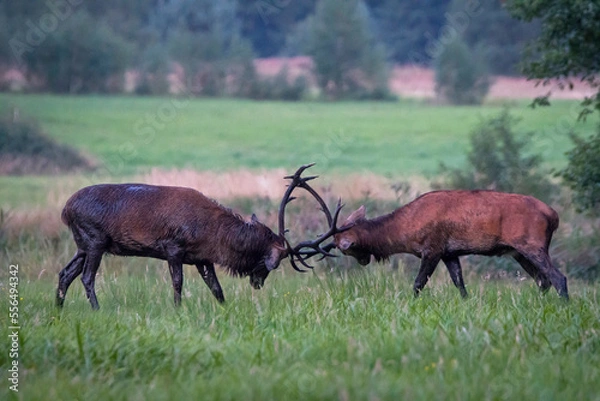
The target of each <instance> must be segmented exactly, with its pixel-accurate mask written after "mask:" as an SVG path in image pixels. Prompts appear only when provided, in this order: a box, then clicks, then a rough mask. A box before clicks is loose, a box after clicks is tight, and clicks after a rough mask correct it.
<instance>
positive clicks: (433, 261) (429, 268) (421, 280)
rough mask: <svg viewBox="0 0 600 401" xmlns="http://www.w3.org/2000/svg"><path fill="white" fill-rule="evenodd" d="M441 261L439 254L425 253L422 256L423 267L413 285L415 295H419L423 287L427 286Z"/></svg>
mask: <svg viewBox="0 0 600 401" xmlns="http://www.w3.org/2000/svg"><path fill="white" fill-rule="evenodd" d="M439 262H440V256H439V255H423V256H422V257H421V267H420V268H419V273H418V274H417V278H416V279H415V285H414V286H413V290H414V292H415V297H418V296H419V293H420V292H421V290H422V289H423V287H425V284H427V281H429V277H431V275H432V274H433V272H434V271H435V268H436V267H437V265H438V263H439Z"/></svg>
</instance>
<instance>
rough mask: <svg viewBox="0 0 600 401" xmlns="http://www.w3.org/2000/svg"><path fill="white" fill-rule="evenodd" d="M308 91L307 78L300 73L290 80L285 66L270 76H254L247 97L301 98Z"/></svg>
mask: <svg viewBox="0 0 600 401" xmlns="http://www.w3.org/2000/svg"><path fill="white" fill-rule="evenodd" d="M307 91H308V80H307V79H306V77H305V76H303V75H301V76H298V77H296V78H295V79H294V80H293V81H292V82H290V78H289V73H288V69H287V67H284V68H282V69H281V71H279V73H277V75H275V76H274V77H272V78H260V77H258V76H255V77H254V79H253V80H252V85H251V88H250V91H249V93H248V97H250V98H251V99H256V100H288V101H298V100H302V98H303V97H304V95H305V94H306V92H307Z"/></svg>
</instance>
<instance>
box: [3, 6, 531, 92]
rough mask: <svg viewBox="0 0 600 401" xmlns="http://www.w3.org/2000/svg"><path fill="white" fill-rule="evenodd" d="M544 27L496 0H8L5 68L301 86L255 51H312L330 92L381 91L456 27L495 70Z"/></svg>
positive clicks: (144, 83) (194, 87) (112, 86)
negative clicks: (259, 62) (261, 70)
mask: <svg viewBox="0 0 600 401" xmlns="http://www.w3.org/2000/svg"><path fill="white" fill-rule="evenodd" d="M537 30H538V29H537V27H536V25H535V24H530V23H529V24H527V23H524V22H519V21H516V20H513V19H511V17H510V16H509V14H508V12H507V11H506V10H505V9H504V8H503V5H502V2H500V1H497V0H480V1H472V0H451V1H445V0H432V1H429V2H414V1H409V0H320V1H317V0H293V1H292V0H219V1H214V0H133V1H127V2H123V1H117V0H105V1H101V2H87V1H86V2H84V1H83V0H19V1H2V2H0V68H5V69H6V68H12V67H15V66H16V67H19V68H21V69H22V70H23V71H26V73H27V75H28V77H29V78H30V81H31V82H32V87H33V90H35V89H38V90H49V91H53V92H60V93H87V92H111V91H122V90H123V85H124V82H123V72H124V71H125V70H127V69H133V70H136V71H137V72H138V73H139V77H138V79H137V80H136V82H137V83H136V87H135V88H134V90H136V91H137V92H138V93H164V92H166V91H168V90H169V83H168V82H167V78H166V77H167V73H168V72H169V71H172V69H173V62H176V63H177V64H178V65H180V66H182V67H183V69H184V71H185V87H186V90H187V91H188V92H190V93H192V94H199V95H207V96H220V95H234V96H236V95H239V96H248V97H258V98H261V97H264V98H268V97H270V96H275V95H280V94H281V93H284V94H285V95H286V96H289V97H290V98H294V97H298V96H301V93H302V90H303V88H304V86H305V85H306V82H304V81H301V80H297V81H295V82H290V80H289V79H287V77H280V79H279V80H277V82H274V81H264V80H263V81H261V80H260V79H259V78H258V77H256V72H255V71H254V66H253V63H252V60H253V59H254V58H256V57H272V56H292V55H310V56H312V57H313V59H314V60H315V75H316V77H317V80H318V81H319V82H318V85H319V86H320V87H321V89H322V90H323V91H324V92H325V93H326V94H327V95H329V96H331V97H340V96H344V95H347V94H348V93H354V92H355V91H356V89H357V88H359V89H360V90H359V91H358V93H359V94H360V96H373V97H385V88H382V82H385V74H386V69H385V66H386V65H387V64H389V63H413V64H420V65H426V66H429V65H433V64H434V60H435V58H436V56H437V55H438V54H439V53H440V52H441V51H442V50H443V49H442V48H443V47H444V46H445V45H446V44H447V43H449V42H454V41H455V39H456V38H458V39H460V40H461V41H462V42H464V45H465V46H466V48H467V49H468V51H469V52H471V53H472V54H473V57H474V58H477V59H478V60H482V62H484V63H485V64H486V69H487V70H489V72H490V73H495V74H515V73H517V63H518V60H519V58H520V52H521V50H522V48H523V45H524V43H525V42H526V41H527V40H529V39H531V38H532V37H534V36H535V35H536V33H537ZM319 59H320V60H319ZM337 66H339V68H338V67H337ZM357 71H359V72H360V73H359V74H357V73H356V72H357ZM281 85H283V86H284V87H283V88H281V87H279V86H281ZM383 86H385V85H383Z"/></svg>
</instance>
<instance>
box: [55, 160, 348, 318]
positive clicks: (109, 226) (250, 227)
mask: <svg viewBox="0 0 600 401" xmlns="http://www.w3.org/2000/svg"><path fill="white" fill-rule="evenodd" d="M308 167H310V166H302V167H301V168H299V169H298V171H297V172H296V174H294V175H292V176H290V177H289V178H292V179H293V185H290V187H289V188H288V190H287V191H286V193H285V196H284V199H283V200H282V202H281V203H282V206H281V207H280V213H281V215H280V217H279V221H280V232H279V234H275V233H274V232H273V231H271V230H270V229H269V228H268V227H267V226H265V225H263V224H262V223H260V222H259V221H258V220H257V219H256V216H254V215H253V216H252V219H251V221H250V222H246V221H244V220H243V219H242V218H241V217H240V216H238V215H236V214H235V213H233V212H232V211H231V210H229V209H227V208H225V207H223V206H221V205H220V204H218V203H217V202H216V201H214V200H212V199H209V198H207V197H206V196H204V195H203V194H201V193H200V192H198V191H196V190H194V189H190V188H181V187H165V186H153V185H144V184H101V185H93V186H90V187H86V188H83V189H81V190H79V191H78V192H76V193H75V194H74V195H73V196H71V198H70V199H69V200H68V201H67V203H66V205H65V207H64V209H63V211H62V220H63V222H64V223H65V224H66V225H67V226H68V227H69V229H70V230H71V232H72V234H73V238H74V240H75V243H76V244H77V252H76V253H75V256H74V257H73V259H72V260H71V261H70V262H69V263H68V264H67V265H66V266H65V267H64V268H63V269H62V270H61V271H60V273H59V282H58V288H57V291H56V303H57V305H58V306H59V307H60V306H62V305H63V304H64V301H65V296H66V293H67V290H68V289H69V286H70V285H71V283H72V282H73V280H75V278H77V277H78V276H79V275H82V277H81V281H82V282H83V286H84V287H85V292H86V295H87V298H88V299H89V301H90V303H91V305H92V308H94V309H98V307H99V306H98V300H97V298H96V293H95V289H94V287H95V278H96V273H97V271H98V268H99V266H100V261H101V259H102V256H103V255H104V254H105V253H110V254H113V255H119V256H145V257H151V258H156V259H162V260H166V261H167V263H168V266H169V272H170V274H171V279H172V282H173V290H174V299H175V304H176V305H179V304H180V303H181V290H182V285H183V267H182V265H183V264H193V265H195V266H196V268H197V269H198V272H199V273H200V275H201V276H202V278H203V279H204V282H205V283H206V284H207V285H208V287H209V288H210V290H211V291H212V293H213V295H214V296H215V297H216V298H217V300H218V301H219V302H224V300H225V298H224V297H223V291H222V289H221V285H220V284H219V280H218V279H217V276H216V274H215V268H214V265H215V264H217V265H220V266H221V267H223V268H225V269H226V270H227V271H228V272H229V273H230V274H232V275H235V276H240V277H245V276H249V277H250V283H251V285H252V286H253V287H254V288H256V289H259V288H261V287H262V286H263V284H264V281H265V279H266V278H267V276H268V275H269V273H270V272H271V271H272V270H274V269H276V268H277V267H278V266H279V263H280V261H281V260H282V259H284V258H286V257H288V256H289V257H290V261H291V263H292V267H294V268H295V269H296V270H300V269H298V267H297V265H296V261H300V262H301V263H302V264H303V265H305V266H308V264H307V263H306V260H307V259H308V258H310V257H312V256H315V255H317V254H324V255H328V256H331V255H330V254H328V253H327V252H326V251H324V250H323V249H321V247H320V243H321V242H319V239H317V240H316V241H304V242H302V243H300V244H298V245H297V246H295V247H293V246H291V245H290V244H289V242H288V241H287V240H286V238H285V228H284V226H283V221H284V218H283V213H284V211H285V205H286V204H287V203H288V202H289V201H290V194H291V192H292V191H293V190H294V188H295V187H296V186H300V187H303V188H305V189H307V190H309V188H310V187H309V186H308V185H307V184H306V181H307V180H309V179H311V178H312V177H307V178H302V177H301V174H302V172H303V171H304V169H306V168H308ZM310 190H312V189H310ZM310 190H309V192H310ZM292 199H293V198H292ZM338 213H339V212H338ZM336 218H337V214H336ZM334 224H335V222H334ZM321 241H322V240H321ZM307 247H308V248H310V250H309V251H306V250H305V249H304V248H307Z"/></svg>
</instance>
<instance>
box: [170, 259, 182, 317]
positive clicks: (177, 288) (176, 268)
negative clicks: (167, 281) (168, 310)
mask: <svg viewBox="0 0 600 401" xmlns="http://www.w3.org/2000/svg"><path fill="white" fill-rule="evenodd" d="M168 263H169V273H171V280H172V281H173V293H174V294H173V300H174V302H175V306H180V305H181V288H182V287H183V264H182V263H181V261H180V260H178V259H171V260H169V261H168Z"/></svg>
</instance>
